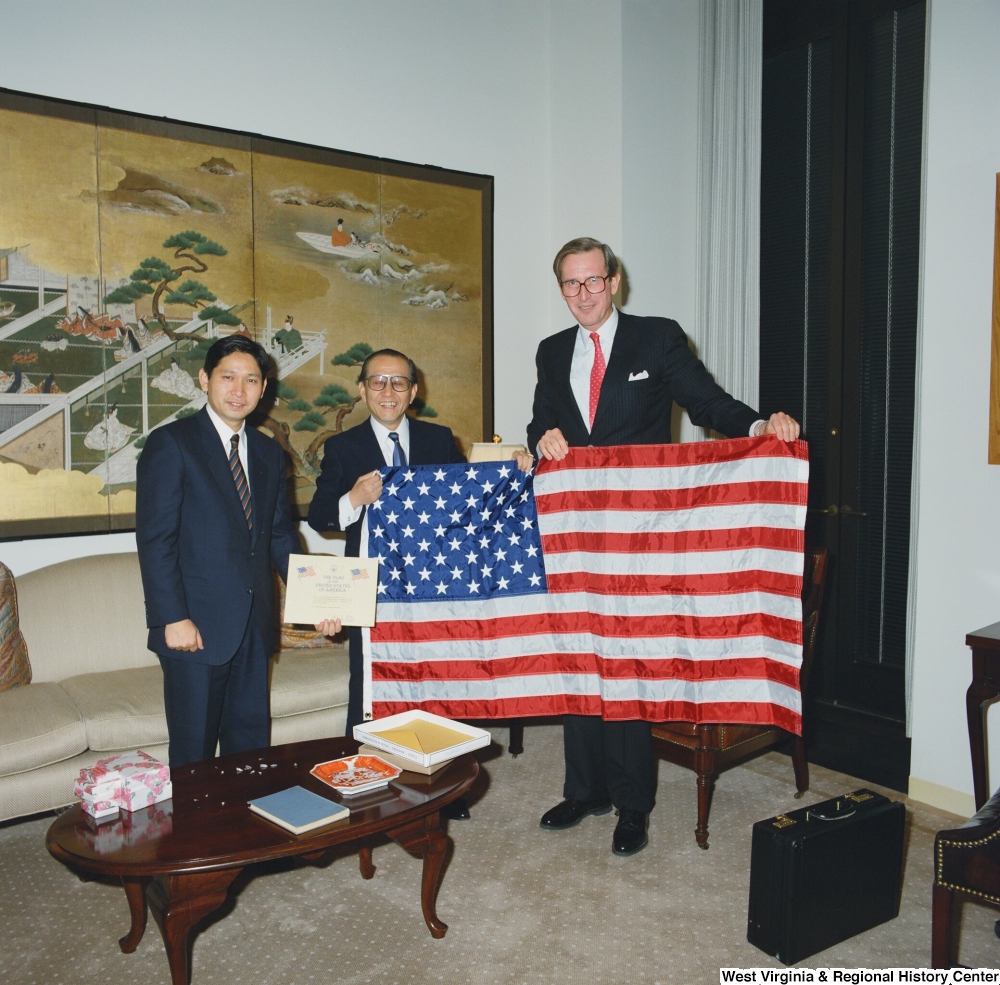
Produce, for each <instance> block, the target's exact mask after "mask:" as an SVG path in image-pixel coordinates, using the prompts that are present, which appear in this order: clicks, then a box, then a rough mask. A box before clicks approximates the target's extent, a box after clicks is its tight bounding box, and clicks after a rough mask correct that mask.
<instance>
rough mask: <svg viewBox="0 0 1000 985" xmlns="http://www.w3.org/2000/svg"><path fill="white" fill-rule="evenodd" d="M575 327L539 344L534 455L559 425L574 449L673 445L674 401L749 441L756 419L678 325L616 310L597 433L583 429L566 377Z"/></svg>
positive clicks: (695, 417)
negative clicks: (718, 380)
mask: <svg viewBox="0 0 1000 985" xmlns="http://www.w3.org/2000/svg"><path fill="white" fill-rule="evenodd" d="M578 330H579V329H578V326H576V325H574V326H573V327H572V328H567V329H566V330H565V331H562V332H558V333H557V334H555V335H550V336H549V337H548V338H547V339H543V340H542V342H541V344H540V345H539V346H538V354H537V356H536V357H535V364H536V366H537V369H538V383H537V384H536V386H535V401H534V405H533V408H532V419H531V423H530V424H529V425H528V448H529V449H530V450H531V452H532V454H534V453H535V449H536V447H537V445H538V439H539V438H541V436H542V435H543V434H544V433H545V432H546V431H548V430H549V429H550V428H559V429H560V430H561V431H562V433H563V436H564V437H565V438H566V441H567V442H568V443H569V444H570V445H574V446H580V445H649V444H666V443H667V442H669V441H671V440H673V439H672V436H671V432H670V417H671V411H672V408H673V403H674V401H675V400H676V401H677V403H679V404H680V405H681V406H682V407H683V408H685V409H686V410H687V412H688V414H689V415H690V417H691V420H692V421H693V422H694V423H695V424H697V425H698V426H699V427H707V428H714V429H715V430H716V431H721V432H722V433H723V434H725V435H727V436H728V437H730V438H745V437H747V435H749V433H750V428H751V427H752V426H753V424H754V421H757V420H759V419H760V415H759V414H758V413H757V412H756V411H754V410H753V409H752V408H750V407H748V406H747V405H746V404H744V403H741V402H740V401H739V400H736V399H735V398H733V397H731V396H729V394H728V393H726V391H725V390H723V389H722V387H720V386H719V384H718V383H716V382H715V380H713V379H712V376H711V374H710V373H709V372H708V370H707V369H705V366H704V364H703V363H702V362H701V360H700V359H698V357H697V356H695V355H694V353H693V352H691V349H690V348H689V347H688V342H687V336H686V335H685V334H684V331H683V330H682V329H681V327H680V325H678V324H677V322H675V321H673V320H671V319H668V318H640V317H637V316H635V315H627V314H625V312H623V311H620V312H619V313H618V329H617V331H616V332H615V341H614V345H613V346H612V347H611V359H610V361H609V362H608V367H607V370H606V371H605V374H604V381H603V383H602V384H601V396H600V399H599V401H598V404H597V414H596V415H595V417H594V428H593V431H588V430H587V422H586V421H585V420H584V418H583V415H582V414H581V413H580V408H579V405H578V404H577V402H576V398H575V397H574V396H573V390H572V388H571V386H570V380H569V374H570V368H571V366H572V362H573V348H574V346H575V345H576V338H577V332H578ZM630 376H631V377H632V379H631V380H630V379H629V377H630ZM637 377H641V378H638V379H637Z"/></svg>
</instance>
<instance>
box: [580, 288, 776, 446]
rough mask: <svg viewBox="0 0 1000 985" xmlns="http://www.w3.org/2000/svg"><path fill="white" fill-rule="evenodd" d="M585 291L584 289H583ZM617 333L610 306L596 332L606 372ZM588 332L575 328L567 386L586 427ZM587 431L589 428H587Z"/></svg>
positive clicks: (614, 312)
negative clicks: (606, 315)
mask: <svg viewBox="0 0 1000 985" xmlns="http://www.w3.org/2000/svg"><path fill="white" fill-rule="evenodd" d="M584 290H586V288H584ZM617 331H618V308H616V307H615V306H614V305H612V306H611V314H610V315H609V316H608V320H607V321H606V322H605V323H604V324H603V325H602V326H601V327H600V328H599V329H598V330H597V337H598V338H599V339H600V340H601V352H602V353H603V355H604V366H605V371H607V367H608V364H609V363H610V362H611V347H612V346H613V345H614V344H615V333H616V332H617ZM590 334H591V333H590V332H589V331H588V330H587V329H585V328H584V327H583V326H582V325H579V326H577V333H576V343H575V344H574V346H573V361H572V363H571V365H570V370H569V385H570V388H571V389H572V391H573V396H574V397H575V398H576V404H577V406H578V407H579V408H580V416H581V417H582V418H583V423H584V424H585V425H586V424H588V422H589V421H590V374H591V371H592V370H593V368H594V352H595V349H594V340H593V339H592V338H591V337H590ZM763 423H764V421H763V420H757V421H754V422H753V424H751V425H750V432H749V434H750V437H751V438H752V437H754V433H755V431H756V430H757V425H758V424H763ZM588 430H589V428H588Z"/></svg>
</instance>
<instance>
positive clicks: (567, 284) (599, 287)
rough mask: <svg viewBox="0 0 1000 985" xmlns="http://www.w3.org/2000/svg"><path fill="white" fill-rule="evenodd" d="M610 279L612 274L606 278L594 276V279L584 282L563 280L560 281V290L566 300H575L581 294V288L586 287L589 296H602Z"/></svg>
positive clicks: (588, 278) (587, 279)
mask: <svg viewBox="0 0 1000 985" xmlns="http://www.w3.org/2000/svg"><path fill="white" fill-rule="evenodd" d="M610 279H611V276H610V274H609V275H607V276H605V277H601V276H599V275H598V274H594V276H593V277H587V278H585V279H584V280H573V279H571V280H561V281H559V290H560V291H562V295H563V297H564V298H575V297H576V296H577V295H578V294H579V293H580V288H581V287H586V288H587V293H588V294H601V293H603V291H604V288H605V287H606V286H607V283H608V281H609V280H610Z"/></svg>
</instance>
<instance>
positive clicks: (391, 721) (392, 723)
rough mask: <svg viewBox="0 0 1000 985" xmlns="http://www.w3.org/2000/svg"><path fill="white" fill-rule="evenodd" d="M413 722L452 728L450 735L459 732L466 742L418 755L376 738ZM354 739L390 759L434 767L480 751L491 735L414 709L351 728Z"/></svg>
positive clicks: (416, 752)
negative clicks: (380, 751) (380, 733)
mask: <svg viewBox="0 0 1000 985" xmlns="http://www.w3.org/2000/svg"><path fill="white" fill-rule="evenodd" d="M416 719H422V720H423V721H425V722H433V723H434V724H435V725H441V726H443V727H444V728H448V729H451V730H452V731H453V732H458V733H460V734H461V735H464V736H467V738H466V740H465V741H462V742H457V743H456V744H455V745H453V746H448V747H447V748H445V749H438V750H437V751H435V752H430V753H426V752H418V751H417V750H416V749H410V748H409V747H408V746H401V745H399V744H398V743H396V742H392V741H391V740H389V739H385V738H383V737H382V736H381V735H378V734H377V733H379V732H387V731H389V730H390V729H395V728H401V727H403V726H406V725H409V724H410V723H411V722H413V721H414V720H416ZM354 738H355V739H357V740H358V741H359V742H364V743H367V744H368V745H369V746H374V747H375V748H376V749H380V750H382V751H383V752H388V753H391V754H392V755H393V756H398V757H399V758H400V759H405V760H408V761H409V762H411V763H417V764H418V765H420V766H424V767H426V766H434V765H435V764H436V763H443V762H446V761H447V760H449V759H454V758H455V757H456V756H461V755H462V754H463V753H467V752H472V750H473V749H482V747H483V746H488V745H489V744H490V740H491V738H492V736H491V735H490V733H489V732H487V731H486V730H485V729H481V728H476V727H475V726H473V725H466V724H465V723H464V722H456V721H453V720H452V719H450V718H442V717H441V716H440V715H432V714H431V713H430V712H428V711H420V710H419V709H414V710H412V711H403V712H400V713H399V714H398V715H390V716H389V717H388V718H380V719H378V720H377V721H373V722H365V723H364V724H363V725H355V726H354Z"/></svg>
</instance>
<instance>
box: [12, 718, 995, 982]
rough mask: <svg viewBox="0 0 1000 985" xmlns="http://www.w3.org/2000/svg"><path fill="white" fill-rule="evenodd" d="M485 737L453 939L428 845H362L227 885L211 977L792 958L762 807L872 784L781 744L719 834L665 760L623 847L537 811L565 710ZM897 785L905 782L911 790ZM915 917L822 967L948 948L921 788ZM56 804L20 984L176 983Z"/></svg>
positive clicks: (424, 978)
mask: <svg viewBox="0 0 1000 985" xmlns="http://www.w3.org/2000/svg"><path fill="white" fill-rule="evenodd" d="M494 738H495V740H496V741H495V742H494V745H493V746H491V747H490V749H488V750H484V753H485V755H484V756H483V765H484V767H485V769H484V771H483V772H484V776H483V777H481V782H480V786H479V787H478V788H477V789H476V793H475V798H476V799H475V802H474V803H473V804H472V812H473V818H472V820H471V821H467V822H459V823H455V822H453V823H452V824H451V831H450V834H451V836H452V837H453V839H454V843H455V844H454V853H453V855H452V857H451V859H450V862H449V865H448V868H447V870H446V872H445V875H444V878H443V880H442V884H441V890H440V892H439V895H438V904H437V909H438V915H439V916H440V917H441V919H442V920H444V921H445V922H446V923H447V924H449V927H450V929H449V931H448V934H447V936H446V937H445V939H444V940H442V941H435V940H433V939H432V938H431V936H430V934H429V933H428V932H427V929H426V927H425V925H424V922H423V919H422V918H421V915H420V904H419V899H420V862H419V861H418V860H416V859H413V858H411V857H410V856H409V855H407V854H406V853H405V852H403V851H402V849H400V848H399V847H398V846H396V845H394V844H391V843H387V844H383V845H379V846H377V847H376V848H375V851H374V853H373V856H374V862H375V865H376V866H377V870H378V871H377V872H376V874H375V878H374V879H373V880H372V881H371V882H365V881H364V880H362V878H361V876H360V875H359V873H358V863H357V856H356V855H353V856H343V857H339V858H335V859H333V860H324V862H322V863H321V864H320V865H318V866H315V865H310V864H301V865H298V864H297V865H291V866H290V865H282V866H270V867H266V868H265V867H259V868H257V869H254V870H252V871H248V872H245V873H244V874H243V875H242V876H241V877H240V878H239V879H238V880H237V881H236V882H235V883H234V884H233V886H232V887H231V889H230V899H229V902H228V903H227V904H226V905H225V906H224V907H223V909H222V911H220V913H222V914H224V916H222V917H220V916H219V915H218V914H216V915H213V917H211V918H209V921H208V922H207V923H203V924H202V925H201V926H200V928H199V933H198V935H197V937H196V938H195V940H194V947H193V971H192V981H193V983H195V985H209V983H218V985H223V983H225V985H229V983H241V982H245V983H248V985H249V983H262V985H271V983H274V985H277V983H291V985H306V983H310V982H319V983H326V982H332V981H335V982H341V983H344V985H355V983H357V985H360V983H368V982H373V981H379V982H384V983H385V985H438V983H442V982H443V983H446V985H466V983H468V985H534V983H563V982H566V983H570V982H573V983H576V982H580V981H586V982H594V983H605V982H607V983H611V982H648V983H651V985H652V983H663V985H666V983H689V982H690V983H702V982H704V983H714V982H718V981H719V971H718V969H719V967H720V966H730V967H731V966H754V965H758V966H769V967H781V966H780V965H779V964H778V962H776V961H775V960H774V959H773V958H769V957H767V956H766V955H765V954H763V953H762V952H760V951H758V950H757V949H756V948H754V947H752V946H751V945H750V944H748V943H747V941H746V909H747V894H748V889H749V881H750V871H749V856H750V828H751V825H752V823H753V822H754V821H756V820H759V819H761V818H765V817H769V816H771V815H773V814H776V813H778V812H781V811H787V810H791V809H794V808H796V807H800V806H805V805H806V804H809V803H814V802H816V801H818V800H823V799H825V798H827V797H831V796H835V795H836V794H839V793H844V792H847V791H848V790H851V789H855V788H857V787H859V786H862V785H864V784H862V783H860V782H859V781H855V780H852V779H851V778H849V777H845V776H843V775H841V774H837V773H833V772H831V771H830V770H824V769H822V768H819V767H812V768H811V779H812V787H811V790H810V792H809V793H808V794H807V795H806V798H805V799H804V800H803V801H795V800H794V799H793V794H794V791H795V787H794V781H793V777H792V769H791V762H790V760H789V759H788V758H787V757H784V756H781V755H779V754H776V753H770V754H767V755H766V756H763V757H761V758H758V759H756V760H753V761H751V762H750V763H749V764H747V765H745V766H742V767H738V768H736V769H734V770H731V771H730V772H728V773H725V774H723V776H722V777H721V778H720V780H719V782H718V784H717V787H716V792H715V798H714V802H713V805H712V814H711V818H710V821H709V824H710V829H711V838H710V841H711V848H710V850H709V851H707V852H704V851H700V850H699V849H698V848H697V846H696V844H695V839H694V824H695V814H696V798H695V783H694V776H693V774H691V773H688V772H686V771H684V770H682V769H680V768H679V767H675V766H672V765H669V764H666V763H661V764H660V774H659V789H658V795H657V798H658V806H657V808H656V810H655V811H654V812H653V814H652V816H651V821H650V832H649V838H650V843H649V847H648V848H647V849H646V850H645V851H643V852H641V853H640V854H638V855H636V856H634V857H632V858H628V859H620V858H616V857H615V856H613V855H612V854H611V833H612V830H613V828H614V823H615V819H614V815H612V814H608V815H605V816H602V817H589V818H586V819H585V820H584V821H583V823H582V824H580V825H579V826H578V827H576V828H573V829H571V830H569V831H564V832H557V833H549V832H544V831H542V830H541V829H540V828H539V827H538V819H539V818H540V817H541V815H542V813H544V811H545V810H546V809H548V808H549V807H551V806H553V805H554V804H555V803H556V802H557V801H558V800H559V799H560V796H559V795H560V791H561V788H562V737H561V731H560V729H559V727H558V726H551V725H539V726H534V727H529V728H528V729H527V730H526V735H525V753H524V755H522V756H520V757H518V758H517V759H511V757H510V756H509V755H507V754H506V753H501V751H500V745H499V744H498V743H506V740H507V732H506V730H499V729H498V730H496V731H495V732H494ZM885 792H886V793H890V795H891V796H893V797H894V798H895V799H900V795H898V794H892V793H891V792H889V791H885ZM909 806H910V811H909V814H908V819H909V823H908V843H907V857H906V870H905V879H904V888H903V901H902V909H901V912H900V916H899V917H898V919H896V920H894V921H892V922H890V923H888V924H884V925H883V926H881V927H877V928H875V929H874V930H871V931H869V932H867V933H865V934H862V935H860V936H858V937H856V938H854V939H852V940H849V941H845V942H844V943H842V944H839V945H837V946H836V947H834V948H831V949H830V950H828V951H826V952H823V953H822V954H819V955H816V956H814V957H813V958H811V959H809V960H808V961H807V962H804V964H806V965H808V966H810V967H817V966H843V967H869V968H879V967H890V966H923V967H927V966H929V964H930V928H931V915H930V905H931V879H932V845H933V839H934V834H935V832H936V831H937V830H939V829H940V828H944V827H953V826H955V824H956V823H957V820H958V819H956V818H954V817H953V816H951V815H948V814H944V813H942V812H938V811H934V810H931V809H929V808H926V807H923V806H920V805H912V804H911V805H909ZM50 823H51V817H40V818H36V819H34V820H29V821H26V822H22V823H20V824H9V825H7V826H4V827H0V921H2V938H0V940H2V943H0V955H2V958H0V978H2V980H3V981H4V982H6V983H10V985H15V983H17V985H21V983H25V985H27V983H36V985H59V983H66V985H70V983H72V985H85V983H100V985H106V983H109V982H111V983H115V982H133V981H143V982H149V983H160V982H162V983H168V982H169V981H170V975H169V970H168V967H167V961H166V956H165V954H164V950H163V943H162V941H161V939H160V936H159V931H158V930H157V928H156V925H155V923H154V922H153V921H152V920H150V924H149V927H148V928H147V930H146V935H145V937H144V938H143V940H142V942H141V943H140V944H139V947H138V949H137V950H136V952H135V953H134V954H131V955H125V954H122V953H120V951H119V949H118V946H117V939H118V937H119V936H121V935H122V934H123V933H124V932H125V931H126V930H127V929H128V908H127V906H126V903H125V897H124V894H123V892H122V890H121V888H120V887H116V886H114V885H111V884H104V883H101V882H82V881H81V880H80V879H78V878H77V877H76V876H75V875H74V874H73V873H72V872H70V871H69V870H67V869H66V868H64V867H63V866H62V865H61V864H59V863H58V862H56V861H54V860H53V859H52V858H51V857H50V856H49V855H48V853H47V852H46V851H45V847H44V835H45V831H46V829H47V828H48V826H49V824H50ZM997 916H1000V913H997V912H995V911H993V910H991V909H989V908H987V907H979V906H975V905H972V904H967V905H966V907H965V911H964V916H963V928H962V931H963V936H962V941H961V950H960V959H961V961H962V962H963V963H964V964H966V965H971V966H973V967H976V966H993V965H997V964H1000V941H998V940H997V939H996V938H995V937H994V935H993V922H994V920H995V919H996V918H997Z"/></svg>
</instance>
